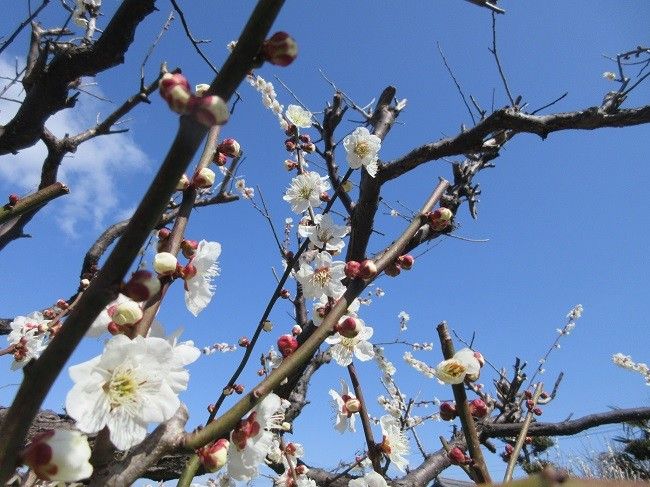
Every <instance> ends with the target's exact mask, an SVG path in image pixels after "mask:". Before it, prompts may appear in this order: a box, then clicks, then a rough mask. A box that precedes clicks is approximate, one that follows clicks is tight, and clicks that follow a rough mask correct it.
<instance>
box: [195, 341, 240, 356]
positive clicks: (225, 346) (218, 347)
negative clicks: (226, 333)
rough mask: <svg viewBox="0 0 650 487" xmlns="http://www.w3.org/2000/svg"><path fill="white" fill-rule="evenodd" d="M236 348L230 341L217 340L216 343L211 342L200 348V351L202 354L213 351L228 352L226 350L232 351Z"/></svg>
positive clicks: (210, 353)
mask: <svg viewBox="0 0 650 487" xmlns="http://www.w3.org/2000/svg"><path fill="white" fill-rule="evenodd" d="M235 350H237V345H231V344H230V343H226V342H218V343H213V344H212V345H210V346H207V347H203V349H201V352H202V353H203V355H212V354H213V353H217V352H220V353H228V352H234V351H235Z"/></svg>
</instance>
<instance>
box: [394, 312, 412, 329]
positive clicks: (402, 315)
mask: <svg viewBox="0 0 650 487" xmlns="http://www.w3.org/2000/svg"><path fill="white" fill-rule="evenodd" d="M397 318H398V319H399V329H400V331H406V329H407V327H408V322H409V320H410V319H411V315H409V314H408V313H407V312H406V311H400V312H399V314H398V315H397Z"/></svg>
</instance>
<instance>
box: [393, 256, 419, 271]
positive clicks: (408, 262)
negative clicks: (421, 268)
mask: <svg viewBox="0 0 650 487" xmlns="http://www.w3.org/2000/svg"><path fill="white" fill-rule="evenodd" d="M413 264H415V258H414V257H413V256H412V255H409V254H407V255H400V256H399V257H398V258H397V265H399V266H400V267H401V268H402V269H404V270H405V271H408V270H411V268H412V267H413Z"/></svg>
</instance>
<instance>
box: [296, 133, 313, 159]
mask: <svg viewBox="0 0 650 487" xmlns="http://www.w3.org/2000/svg"><path fill="white" fill-rule="evenodd" d="M298 140H299V141H300V148H301V149H302V150H303V151H305V152H307V153H308V154H311V153H312V152H314V151H315V150H316V146H315V145H314V143H313V142H312V141H311V137H310V136H309V134H300V135H299V136H298Z"/></svg>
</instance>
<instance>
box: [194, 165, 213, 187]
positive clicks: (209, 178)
mask: <svg viewBox="0 0 650 487" xmlns="http://www.w3.org/2000/svg"><path fill="white" fill-rule="evenodd" d="M215 178H216V174H215V173H214V171H213V170H212V169H210V168H207V167H204V168H203V169H201V170H200V171H199V172H198V174H195V175H194V177H193V178H192V182H193V183H194V184H195V185H196V187H197V188H209V187H210V186H212V185H213V184H214V180H215Z"/></svg>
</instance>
